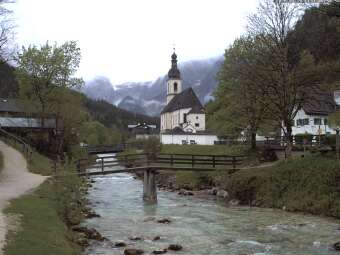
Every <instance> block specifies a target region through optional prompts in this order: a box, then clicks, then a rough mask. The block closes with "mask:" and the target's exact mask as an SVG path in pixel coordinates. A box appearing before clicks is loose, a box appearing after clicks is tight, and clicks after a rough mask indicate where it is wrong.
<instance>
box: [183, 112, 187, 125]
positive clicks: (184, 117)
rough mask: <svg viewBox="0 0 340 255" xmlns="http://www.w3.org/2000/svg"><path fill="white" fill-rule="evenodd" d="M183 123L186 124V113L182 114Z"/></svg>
mask: <svg viewBox="0 0 340 255" xmlns="http://www.w3.org/2000/svg"><path fill="white" fill-rule="evenodd" d="M183 122H184V123H187V114H186V113H184V114H183Z"/></svg>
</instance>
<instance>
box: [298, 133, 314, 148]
mask: <svg viewBox="0 0 340 255" xmlns="http://www.w3.org/2000/svg"><path fill="white" fill-rule="evenodd" d="M313 137H314V135H312V134H308V133H304V134H296V135H295V136H294V139H295V143H296V144H299V145H300V144H304V140H306V142H307V143H312V141H313Z"/></svg>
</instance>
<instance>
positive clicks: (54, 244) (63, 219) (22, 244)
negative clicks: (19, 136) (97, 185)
mask: <svg viewBox="0 0 340 255" xmlns="http://www.w3.org/2000/svg"><path fill="white" fill-rule="evenodd" d="M28 169H29V170H30V171H31V172H34V173H39V174H43V175H51V174H52V172H53V171H52V162H51V160H49V159H48V158H46V157H45V156H43V155H40V154H38V153H37V152H34V153H33V154H32V158H31V160H30V161H29V162H28ZM58 170H59V171H62V174H66V177H65V178H64V179H62V180H61V179H54V178H52V177H50V178H49V179H47V180H46V181H45V182H44V183H43V184H42V185H41V186H39V188H37V189H36V190H35V191H34V192H33V193H30V194H27V195H24V196H22V197H20V198H17V199H14V200H12V201H11V204H10V205H9V206H8V207H7V208H6V209H5V213H6V215H7V216H8V217H10V218H14V219H18V220H17V221H16V224H15V225H18V226H17V227H16V228H14V229H11V230H10V231H9V233H8V235H7V244H6V246H5V250H4V252H5V255H22V254H27V255H33V254H34V255H36V254H53V255H80V254H81V251H82V248H81V247H80V246H79V245H78V244H76V241H77V238H78V234H77V233H74V232H72V231H71V230H70V229H71V226H73V225H76V224H79V223H80V222H81V220H82V219H83V217H84V213H83V210H84V208H85V207H86V200H85V199H84V197H85V192H86V189H85V188H84V185H86V183H85V182H84V181H83V180H82V179H81V178H79V177H77V176H75V175H67V174H68V173H72V172H73V171H75V168H74V167H73V166H72V165H71V164H70V165H68V164H66V165H64V166H63V167H59V168H58Z"/></svg>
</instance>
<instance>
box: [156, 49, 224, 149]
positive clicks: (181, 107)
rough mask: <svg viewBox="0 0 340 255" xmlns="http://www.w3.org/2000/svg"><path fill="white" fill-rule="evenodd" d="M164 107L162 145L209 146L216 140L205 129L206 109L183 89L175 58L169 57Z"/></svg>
mask: <svg viewBox="0 0 340 255" xmlns="http://www.w3.org/2000/svg"><path fill="white" fill-rule="evenodd" d="M166 86H167V97H166V103H167V104H166V106H165V107H164V109H163V110H162V112H161V134H160V139H161V142H162V143H163V144H202V145H212V144H214V142H215V141H217V140H218V138H217V136H216V135H212V134H208V133H207V132H206V127H205V109H204V107H203V106H202V104H201V102H200V100H199V99H198V97H197V96H196V94H195V92H194V90H193V89H192V88H188V89H185V90H182V79H181V74H180V71H179V70H178V67H177V55H176V54H175V53H173V54H172V56H171V68H170V70H169V72H168V80H167V84H166Z"/></svg>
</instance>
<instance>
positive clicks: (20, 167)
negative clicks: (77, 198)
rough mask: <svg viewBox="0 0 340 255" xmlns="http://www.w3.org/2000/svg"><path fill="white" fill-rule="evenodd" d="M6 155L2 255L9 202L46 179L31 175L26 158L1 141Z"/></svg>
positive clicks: (0, 196) (0, 204)
mask: <svg viewBox="0 0 340 255" xmlns="http://www.w3.org/2000/svg"><path fill="white" fill-rule="evenodd" d="M0 151H1V152H2V153H3V155H4V169H3V170H2V171H1V172H0V255H2V254H3V251H2V249H3V247H4V245H5V237H6V233H7V230H8V225H7V224H6V223H7V222H8V221H7V220H6V216H5V215H4V214H3V213H2V211H3V209H4V208H5V207H6V206H7V205H8V204H9V200H11V199H13V198H16V197H19V196H21V195H23V194H25V193H27V192H29V191H30V190H32V189H33V188H36V187H38V186H39V185H40V184H41V183H42V182H43V181H44V180H45V179H46V177H44V176H41V175H38V174H32V173H29V172H28V170H27V164H26V160H25V158H24V157H23V156H22V155H21V154H20V153H19V152H18V151H16V150H14V149H13V148H11V147H9V146H7V145H6V144H5V143H3V142H1V141H0Z"/></svg>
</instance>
